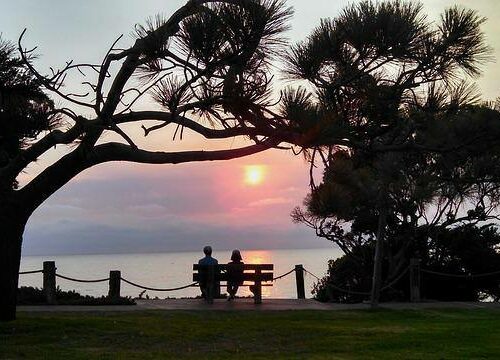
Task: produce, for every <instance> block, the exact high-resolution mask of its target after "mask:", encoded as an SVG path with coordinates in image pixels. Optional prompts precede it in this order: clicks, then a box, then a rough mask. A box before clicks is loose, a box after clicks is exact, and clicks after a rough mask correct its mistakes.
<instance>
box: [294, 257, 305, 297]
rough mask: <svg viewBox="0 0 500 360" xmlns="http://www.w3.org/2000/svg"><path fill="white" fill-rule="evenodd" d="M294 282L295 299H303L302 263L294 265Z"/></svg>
mask: <svg viewBox="0 0 500 360" xmlns="http://www.w3.org/2000/svg"><path fill="white" fill-rule="evenodd" d="M295 282H296V283H297V299H305V298H306V291H305V287H304V267H303V266H302V264H300V265H295Z"/></svg>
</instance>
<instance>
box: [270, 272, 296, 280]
mask: <svg viewBox="0 0 500 360" xmlns="http://www.w3.org/2000/svg"><path fill="white" fill-rule="evenodd" d="M293 272H295V269H292V270H290V271H288V272H286V273H284V274H283V275H280V276H276V277H275V278H273V281H276V280H279V279H281V278H284V277H285V276H288V275H290V274H291V273H293Z"/></svg>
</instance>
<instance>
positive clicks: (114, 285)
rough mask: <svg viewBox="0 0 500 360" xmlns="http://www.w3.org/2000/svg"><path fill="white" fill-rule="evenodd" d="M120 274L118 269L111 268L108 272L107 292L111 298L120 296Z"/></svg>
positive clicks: (116, 298) (115, 298) (114, 298)
mask: <svg viewBox="0 0 500 360" xmlns="http://www.w3.org/2000/svg"><path fill="white" fill-rule="evenodd" d="M121 279H122V274H121V272H120V270H111V271H110V272H109V292H108V297H109V298H110V299H113V300H118V299H119V298H120V284H121Z"/></svg>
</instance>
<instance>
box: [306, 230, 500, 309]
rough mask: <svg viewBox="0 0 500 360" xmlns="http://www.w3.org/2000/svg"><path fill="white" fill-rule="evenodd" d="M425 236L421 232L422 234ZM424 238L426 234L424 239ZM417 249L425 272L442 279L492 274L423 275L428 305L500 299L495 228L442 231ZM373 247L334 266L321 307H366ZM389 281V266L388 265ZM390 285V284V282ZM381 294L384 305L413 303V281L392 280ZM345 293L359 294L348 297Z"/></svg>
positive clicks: (322, 286)
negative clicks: (386, 302) (333, 304)
mask: <svg viewBox="0 0 500 360" xmlns="http://www.w3.org/2000/svg"><path fill="white" fill-rule="evenodd" d="M420 230H421V229H420ZM424 234H425V232H423V231H421V232H420V235H424ZM415 243H416V244H414V248H416V249H418V251H419V254H420V261H421V262H420V266H421V269H424V270H431V271H434V272H439V273H443V274H452V275H460V274H462V275H466V274H490V273H492V274H491V275H487V276H479V277H474V276H470V277H466V276H462V277H454V276H446V275H437V274H430V273H426V272H422V273H421V284H422V289H421V295H422V297H423V298H424V299H430V300H439V301H481V300H486V299H488V300H493V301H499V299H500V296H499V295H500V272H499V271H500V252H498V249H500V234H499V233H498V230H497V229H496V227H493V226H482V227H478V226H473V225H470V224H469V225H462V226H459V227H454V228H451V229H441V230H440V231H439V232H435V233H433V235H432V236H431V237H427V236H420V237H418V238H416V239H415ZM373 245H374V244H373V241H367V242H365V243H363V244H362V245H359V246H356V247H354V248H353V249H352V251H351V252H350V253H348V254H346V255H344V256H342V257H340V258H339V259H336V260H330V261H329V264H328V271H327V275H326V276H325V277H323V278H322V279H321V280H319V281H318V282H317V283H316V284H315V285H314V289H313V294H314V295H315V298H316V299H317V300H320V301H333V302H349V303H351V302H361V301H363V300H365V299H366V298H367V295H362V294H357V293H356V292H361V293H365V294H367V293H368V292H369V290H370V287H371V277H372V269H373V256H372V254H373ZM383 268H384V273H385V275H386V278H388V275H389V272H390V261H389V259H388V258H386V259H385V261H384V267H383ZM389 280H391V279H389ZM392 280H395V282H394V281H387V282H391V286H390V287H388V288H386V289H385V290H384V291H383V292H382V297H381V299H382V300H391V301H394V300H398V301H408V300H409V297H410V294H409V276H408V273H405V274H404V275H403V276H402V277H399V278H397V279H394V277H393V279H392ZM346 290H349V291H353V292H354V293H347V292H346Z"/></svg>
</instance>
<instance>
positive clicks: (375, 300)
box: [371, 187, 387, 308]
mask: <svg viewBox="0 0 500 360" xmlns="http://www.w3.org/2000/svg"><path fill="white" fill-rule="evenodd" d="M386 197H387V191H386V190H385V187H384V188H383V189H381V190H380V193H379V200H378V208H379V215H378V228H377V239H376V242H375V256H374V259H373V280H372V291H371V307H372V308H376V307H378V304H379V300H380V289H381V287H382V262H383V259H384V237H385V227H386V225H387V203H386Z"/></svg>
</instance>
